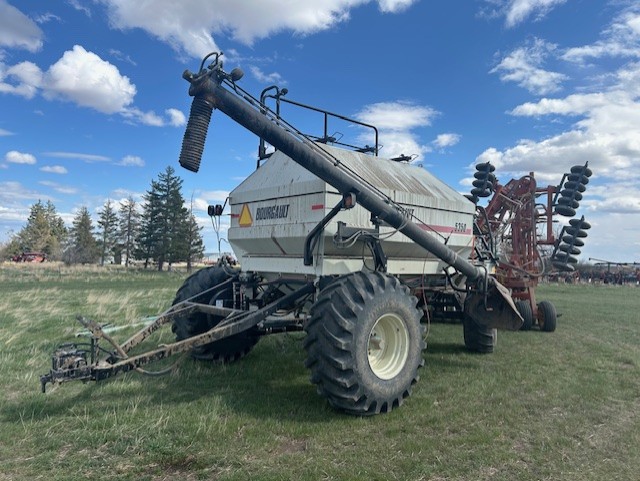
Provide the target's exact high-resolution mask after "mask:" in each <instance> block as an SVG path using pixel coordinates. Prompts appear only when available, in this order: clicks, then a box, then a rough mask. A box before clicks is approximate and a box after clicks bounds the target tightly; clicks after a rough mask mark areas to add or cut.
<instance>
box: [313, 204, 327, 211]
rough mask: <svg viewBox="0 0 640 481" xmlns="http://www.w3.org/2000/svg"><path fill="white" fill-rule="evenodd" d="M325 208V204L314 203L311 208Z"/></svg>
mask: <svg viewBox="0 0 640 481" xmlns="http://www.w3.org/2000/svg"><path fill="white" fill-rule="evenodd" d="M322 209H324V204H313V205H312V206H311V210H322Z"/></svg>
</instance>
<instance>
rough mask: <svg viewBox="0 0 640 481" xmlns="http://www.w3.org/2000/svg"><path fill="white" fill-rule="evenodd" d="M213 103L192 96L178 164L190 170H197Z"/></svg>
mask: <svg viewBox="0 0 640 481" xmlns="http://www.w3.org/2000/svg"><path fill="white" fill-rule="evenodd" d="M211 112H213V105H211V104H210V103H209V102H207V101H206V100H205V99H203V98H201V97H194V99H193V102H192V103H191V112H190V113H189V122H188V123H187V129H186V130H185V132H184V137H183V139H182V150H181V151H180V165H181V166H182V167H184V168H185V169H187V170H190V171H191V172H198V169H199V168H200V161H201V160H202V152H203V150H204V143H205V141H206V139H207V130H208V129H209V122H210V121H211Z"/></svg>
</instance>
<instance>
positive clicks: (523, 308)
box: [515, 299, 533, 331]
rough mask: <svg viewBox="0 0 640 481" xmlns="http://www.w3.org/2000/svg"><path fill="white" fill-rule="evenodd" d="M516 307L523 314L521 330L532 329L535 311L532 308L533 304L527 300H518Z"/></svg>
mask: <svg viewBox="0 0 640 481" xmlns="http://www.w3.org/2000/svg"><path fill="white" fill-rule="evenodd" d="M515 304H516V309H518V312H519V313H520V315H521V316H522V319H523V322H522V327H520V330H521V331H530V330H531V327H533V311H532V310H531V304H530V303H529V301H526V300H522V299H521V300H518V301H516V302H515Z"/></svg>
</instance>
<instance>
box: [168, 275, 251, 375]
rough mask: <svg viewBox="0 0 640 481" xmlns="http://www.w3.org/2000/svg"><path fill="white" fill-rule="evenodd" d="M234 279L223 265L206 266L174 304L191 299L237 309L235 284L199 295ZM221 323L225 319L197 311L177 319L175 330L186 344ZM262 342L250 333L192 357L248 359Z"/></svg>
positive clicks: (180, 291)
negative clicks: (234, 303) (235, 304)
mask: <svg viewBox="0 0 640 481" xmlns="http://www.w3.org/2000/svg"><path fill="white" fill-rule="evenodd" d="M232 277H233V275H232V274H230V273H229V272H228V270H225V269H224V268H223V267H221V266H211V267H205V268H204V269H201V270H199V271H197V272H195V273H194V274H192V275H191V276H189V277H188V278H187V279H186V280H185V281H184V284H182V287H180V289H178V292H177V293H176V297H175V299H174V300H173V305H175V304H177V303H179V302H182V301H185V300H187V299H190V300H192V301H193V302H199V303H202V304H210V305H216V303H218V305H219V304H220V303H221V304H222V306H223V307H233V287H232V285H231V284H226V285H224V286H222V287H221V288H219V289H213V290H211V291H208V292H206V293H204V294H202V295H200V296H198V294H200V293H202V292H204V291H207V290H208V289H211V288H212V287H214V286H217V285H218V284H221V283H223V282H224V281H226V280H228V279H230V278H232ZM221 320H222V316H214V315H211V314H205V313H202V312H194V313H191V314H190V315H188V316H182V317H175V318H174V320H173V325H172V327H171V329H172V331H173V332H174V334H175V335H176V340H178V341H182V340H184V339H189V338H190V337H193V336H195V335H198V334H202V333H203V332H207V331H208V330H210V329H211V328H213V327H215V326H216V325H217V324H218V323H219V322H220V321H221ZM258 340H259V336H258V335H257V334H256V333H255V332H252V331H251V330H249V331H245V332H241V333H239V334H235V335H233V336H230V337H228V338H225V339H221V340H219V341H214V342H212V343H210V344H205V345H204V346H200V347H195V348H193V349H192V350H191V355H192V357H193V358H195V359H199V360H203V361H215V362H223V363H229V362H232V361H236V360H238V359H240V358H242V357H244V356H246V355H247V354H248V353H249V351H251V349H253V346H255V345H256V343H257V342H258Z"/></svg>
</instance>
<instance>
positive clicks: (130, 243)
mask: <svg viewBox="0 0 640 481" xmlns="http://www.w3.org/2000/svg"><path fill="white" fill-rule="evenodd" d="M139 231H140V214H139V212H138V208H137V204H136V201H135V200H133V197H131V196H129V197H128V198H127V200H125V201H124V202H123V203H122V205H121V206H120V211H119V213H118V238H119V240H120V245H121V247H122V250H123V251H124V262H125V265H126V266H129V263H130V261H131V258H132V257H133V255H134V251H135V248H136V239H137V237H138V234H139Z"/></svg>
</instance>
